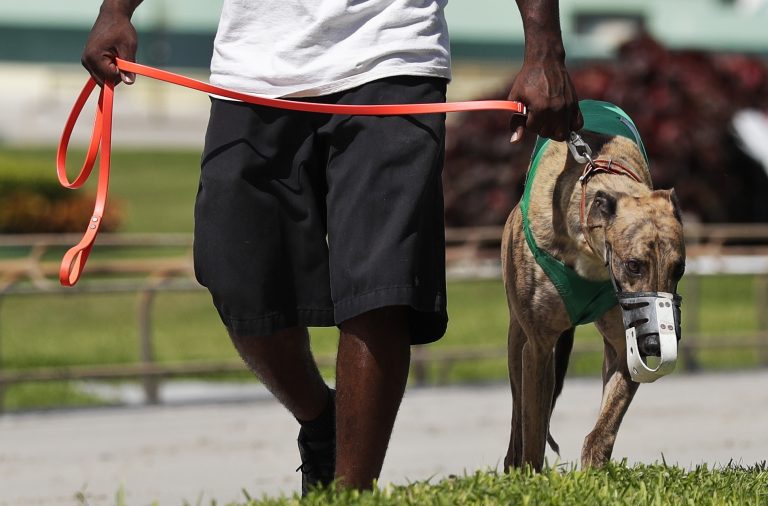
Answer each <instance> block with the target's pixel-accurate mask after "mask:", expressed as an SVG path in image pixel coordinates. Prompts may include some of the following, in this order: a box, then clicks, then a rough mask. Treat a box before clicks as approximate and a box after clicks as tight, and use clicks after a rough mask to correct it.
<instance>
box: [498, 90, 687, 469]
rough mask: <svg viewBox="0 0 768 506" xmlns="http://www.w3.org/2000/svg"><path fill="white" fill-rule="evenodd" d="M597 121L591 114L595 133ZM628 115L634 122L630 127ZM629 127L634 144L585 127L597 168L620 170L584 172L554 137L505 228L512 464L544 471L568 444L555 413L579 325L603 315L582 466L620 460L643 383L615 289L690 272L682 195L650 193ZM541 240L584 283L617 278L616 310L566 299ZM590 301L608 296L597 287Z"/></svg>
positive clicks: (645, 286) (654, 286)
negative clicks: (558, 432)
mask: <svg viewBox="0 0 768 506" xmlns="http://www.w3.org/2000/svg"><path fill="white" fill-rule="evenodd" d="M582 112H585V107H584V103H583V105H582ZM627 119H628V118H627ZM589 122H590V121H589V118H588V117H587V114H585V129H586V128H588V127H589ZM624 123H625V125H624V126H625V128H626V127H627V126H628V125H629V124H631V122H628V121H624ZM629 130H631V131H632V132H634V133H635V137H636V139H635V140H633V139H631V138H630V137H631V135H605V134H601V133H594V132H588V131H586V130H585V131H584V132H583V138H584V140H585V141H586V143H587V144H588V145H589V146H591V147H592V149H593V150H594V153H595V156H594V157H593V158H592V159H593V160H594V161H595V164H596V165H597V166H599V167H602V168H603V169H605V168H606V167H608V168H609V169H610V168H611V166H613V170H598V171H586V170H585V166H584V164H581V163H578V162H577V161H576V160H575V159H574V157H573V155H572V154H571V153H570V152H569V148H568V146H567V144H566V143H564V142H554V141H549V142H547V143H546V144H545V145H544V146H543V147H542V148H541V149H540V153H539V154H538V155H537V157H536V158H534V160H533V161H532V165H531V168H533V167H534V163H536V165H537V167H536V170H535V175H536V177H535V178H533V177H532V170H531V168H529V174H528V181H527V182H526V186H527V188H526V194H527V195H526V198H525V199H524V201H523V202H522V203H521V204H522V209H521V205H520V204H519V205H518V206H517V207H516V208H515V209H514V210H513V211H512V213H511V214H510V216H509V218H508V220H507V223H506V226H505V228H504V236H503V243H502V269H503V274H504V285H505V288H506V292H507V299H508V304H509V310H510V324H509V337H508V339H509V341H508V346H509V351H508V353H509V376H510V381H511V386H512V396H513V403H514V404H513V410H512V431H511V436H510V442H509V450H508V453H507V456H506V458H505V461H504V463H505V467H506V468H509V467H510V466H514V467H520V466H523V465H530V466H532V467H533V468H534V469H536V470H539V469H541V467H542V465H543V462H544V452H545V446H546V442H547V441H549V443H550V445H551V446H552V448H553V449H554V450H555V451H556V452H558V448H557V445H556V443H555V442H554V440H553V439H552V438H551V436H550V435H549V421H550V418H551V414H552V410H553V409H554V405H555V401H556V399H557V396H558V395H559V394H560V392H561V390H562V387H563V381H564V378H565V373H566V369H567V367H568V359H569V355H570V352H571V348H572V345H573V335H574V329H575V325H577V324H579V323H584V322H586V321H594V322H595V325H596V327H597V329H598V331H599V332H600V333H601V334H602V336H603V342H604V358H603V370H602V377H603V397H602V404H601V407H600V413H599V415H598V418H597V422H596V424H595V426H594V429H592V432H590V433H589V435H588V436H587V437H586V439H585V441H584V446H583V449H582V453H581V462H582V466H600V465H602V464H604V463H606V462H607V461H608V460H609V459H610V457H611V453H612V451H613V445H614V441H615V439H616V433H617V431H618V429H619V425H620V424H621V421H622V418H623V417H624V414H625V413H626V411H627V408H628V406H629V404H630V402H631V401H632V398H633V396H634V394H635V392H636V391H637V388H638V383H636V382H634V381H632V378H631V376H630V373H629V371H628V369H627V360H626V341H625V328H624V325H623V322H622V312H621V308H620V307H619V306H618V305H616V299H615V292H614V291H613V288H614V287H615V290H616V291H618V290H622V291H626V292H629V291H631V292H669V293H675V291H676V288H677V283H678V281H679V279H680V278H681V276H682V274H683V271H684V265H685V264H684V262H685V251H684V243H683V229H682V222H681V217H680V210H679V205H678V202H677V198H676V197H675V194H674V191H673V190H655V191H654V190H653V189H652V186H651V177H650V172H649V169H648V163H647V160H646V157H645V153H644V149H643V148H642V142H641V141H640V139H639V136H637V133H636V130H635V129H634V125H632V127H631V129H627V131H629ZM598 131H599V129H598ZM540 142H541V141H540ZM538 147H540V146H539V145H537V148H538ZM617 167H620V168H621V170H618V169H617ZM625 170H626V172H624V171H625ZM582 176H584V177H582ZM526 205H527V209H526ZM526 213H527V217H526ZM524 222H527V223H524ZM525 225H527V226H528V229H529V232H528V233H529V238H528V239H529V240H528V241H527V240H526V236H525V235H526V232H525V228H524V227H525ZM531 245H533V247H534V249H536V247H538V250H539V251H537V255H543V256H550V257H554V260H555V261H557V260H559V261H561V262H562V263H563V264H565V265H566V266H568V267H570V268H571V269H572V270H573V271H575V273H576V274H578V276H580V277H581V278H585V279H586V280H593V281H603V282H605V281H607V282H608V283H609V285H608V286H609V287H611V286H610V281H609V280H610V276H613V278H614V280H615V284H614V286H613V287H611V292H613V293H611V294H609V296H612V299H611V301H612V302H609V303H608V304H607V306H608V307H610V309H607V308H605V307H604V309H603V310H602V311H601V312H600V314H594V315H592V317H591V318H590V315H589V314H583V313H584V312H585V311H586V313H589V309H588V308H587V309H586V310H584V308H583V307H582V308H581V310H582V314H581V315H579V310H580V309H579V306H578V304H577V305H576V309H574V306H573V304H571V305H570V306H568V307H567V306H566V302H565V301H564V300H563V296H562V295H561V293H562V292H563V290H564V288H563V287H562V286H561V287H560V290H558V288H557V287H556V286H555V284H554V283H553V281H552V277H551V276H549V275H548V274H547V273H545V271H544V270H543V269H542V267H541V266H540V263H538V262H537V260H536V258H535V257H534V254H533V253H532V251H531ZM542 252H543V253H542ZM609 264H610V265H609ZM587 283H588V284H589V282H587ZM593 285H594V286H597V285H596V284H594V283H593ZM565 291H566V292H567V291H568V288H567V287H565ZM603 295H604V294H603ZM588 297H592V298H593V299H595V300H596V301H597V302H599V301H598V300H597V299H600V295H595V292H592V293H591V295H588ZM603 299H604V300H603V302H604V301H605V298H603ZM587 302H589V301H587ZM604 306H605V305H604ZM611 306H612V307H611ZM605 309H607V312H605ZM638 345H639V347H640V350H641V352H642V355H643V356H647V355H656V354H658V341H655V342H654V341H653V339H647V340H646V341H641V342H639V343H638Z"/></svg>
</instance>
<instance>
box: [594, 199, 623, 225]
mask: <svg viewBox="0 0 768 506" xmlns="http://www.w3.org/2000/svg"><path fill="white" fill-rule="evenodd" d="M617 200H618V198H617V196H616V195H613V194H611V193H608V192H605V191H603V190H598V191H597V193H595V197H594V199H592V205H591V206H590V208H589V216H590V218H591V220H590V221H591V222H592V223H601V224H602V225H607V224H609V223H610V222H612V221H613V219H614V218H615V217H616V202H617Z"/></svg>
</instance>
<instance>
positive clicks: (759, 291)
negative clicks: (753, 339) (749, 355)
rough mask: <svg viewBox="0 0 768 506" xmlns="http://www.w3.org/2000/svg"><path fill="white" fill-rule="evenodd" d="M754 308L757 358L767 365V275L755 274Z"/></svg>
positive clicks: (761, 363)
mask: <svg viewBox="0 0 768 506" xmlns="http://www.w3.org/2000/svg"><path fill="white" fill-rule="evenodd" d="M755 309H756V310H757V329H758V334H759V337H758V340H757V348H758V350H757V358H758V360H759V362H760V365H763V366H766V365H768V314H766V310H768V275H766V274H759V275H757V276H755Z"/></svg>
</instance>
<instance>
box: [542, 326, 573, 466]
mask: <svg viewBox="0 0 768 506" xmlns="http://www.w3.org/2000/svg"><path fill="white" fill-rule="evenodd" d="M575 331H576V327H571V328H570V329H568V330H566V331H565V332H563V333H562V334H560V337H558V338H557V342H556V343H555V390H554V391H553V392H552V407H551V408H550V410H549V418H550V420H551V419H552V412H553V411H554V410H555V402H557V397H558V396H559V395H560V392H562V391H563V383H565V373H566V372H567V371H568V361H569V360H570V358H571V350H573V335H574V332H575ZM547 443H549V447H550V448H552V451H554V452H555V453H557V454H558V455H560V445H558V444H557V442H556V441H555V438H553V437H552V433H551V432H549V431H547Z"/></svg>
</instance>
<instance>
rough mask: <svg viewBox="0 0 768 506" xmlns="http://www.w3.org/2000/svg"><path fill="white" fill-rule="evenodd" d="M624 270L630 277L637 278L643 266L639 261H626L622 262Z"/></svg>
mask: <svg viewBox="0 0 768 506" xmlns="http://www.w3.org/2000/svg"><path fill="white" fill-rule="evenodd" d="M624 268H625V269H626V270H627V272H628V273H629V274H631V275H632V276H639V275H640V274H642V271H643V264H642V263H641V262H640V261H639V260H627V261H626V262H624Z"/></svg>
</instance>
